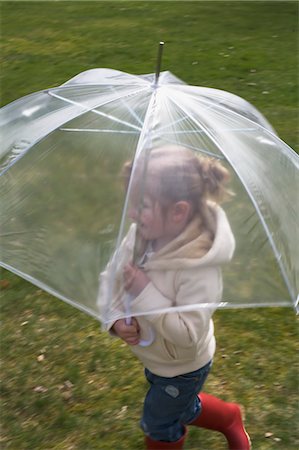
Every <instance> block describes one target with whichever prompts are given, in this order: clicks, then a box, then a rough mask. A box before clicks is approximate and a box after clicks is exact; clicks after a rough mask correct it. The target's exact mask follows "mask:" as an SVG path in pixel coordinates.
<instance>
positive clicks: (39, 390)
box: [33, 386, 48, 394]
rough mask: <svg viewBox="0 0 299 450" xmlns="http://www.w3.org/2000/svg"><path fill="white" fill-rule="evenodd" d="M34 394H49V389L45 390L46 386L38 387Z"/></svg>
mask: <svg viewBox="0 0 299 450" xmlns="http://www.w3.org/2000/svg"><path fill="white" fill-rule="evenodd" d="M33 391H34V392H38V393H39V394H42V393H44V392H47V391H48V389H47V388H45V387H44V386H36V387H35V388H33Z"/></svg>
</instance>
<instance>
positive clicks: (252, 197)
mask: <svg viewBox="0 0 299 450" xmlns="http://www.w3.org/2000/svg"><path fill="white" fill-rule="evenodd" d="M171 100H172V101H173V102H174V103H175V104H176V105H177V107H178V108H180V109H181V110H182V111H183V112H184V114H187V112H186V111H185V109H184V108H183V107H182V106H181V105H179V104H178V103H177V102H176V101H175V100H174V98H173V97H172V98H171ZM190 117H191V119H192V120H193V121H194V122H195V123H197V125H199V126H202V128H203V129H205V130H206V133H207V136H208V137H209V138H210V139H211V140H212V142H213V143H214V144H215V145H216V146H217V148H218V149H219V150H220V152H221V153H223V154H224V156H225V158H226V159H227V161H228V162H229V163H230V165H231V166H232V168H233V169H234V171H235V172H236V174H237V176H238V178H239V179H240V181H241V183H242V184H243V186H244V189H245V190H246V192H247V194H248V196H249V198H250V199H251V201H252V203H253V206H254V207H255V210H256V212H257V214H258V216H259V219H260V221H261V223H262V226H263V228H264V230H265V233H266V235H267V236H268V239H269V243H270V245H271V247H272V250H273V252H274V255H275V258H276V261H277V264H278V266H279V268H280V271H281V274H282V277H283V279H284V281H285V284H286V286H287V289H288V291H289V294H290V296H291V298H292V299H293V301H294V303H295V301H296V295H295V292H294V291H293V288H292V286H291V283H290V281H289V278H288V276H287V273H286V271H285V269H284V266H283V265H282V263H281V255H280V253H279V251H278V249H277V247H276V244H275V242H274V239H273V238H272V236H271V233H270V230H269V228H268V225H267V222H266V221H265V219H264V217H263V215H262V213H261V210H260V208H259V205H258V203H257V201H256V200H255V198H254V196H253V195H252V193H251V192H250V190H249V189H248V187H247V184H246V182H245V181H244V179H243V177H242V176H241V175H240V174H239V173H238V171H237V170H236V167H235V164H234V162H233V161H232V160H231V159H230V158H229V157H228V156H227V155H226V154H225V151H223V149H221V147H220V146H219V144H218V143H217V141H216V139H215V138H214V137H213V136H212V135H211V134H210V132H209V130H207V129H206V128H205V126H204V125H202V124H200V122H198V120H197V119H195V118H194V116H192V115H190ZM261 128H263V130H266V129H265V128H264V127H261ZM266 131H268V130H266ZM271 135H273V136H275V137H276V135H275V134H274V133H271Z"/></svg>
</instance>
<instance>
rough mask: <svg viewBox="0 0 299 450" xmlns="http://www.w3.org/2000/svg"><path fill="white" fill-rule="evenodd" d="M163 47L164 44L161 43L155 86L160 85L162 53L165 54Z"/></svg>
mask: <svg viewBox="0 0 299 450" xmlns="http://www.w3.org/2000/svg"><path fill="white" fill-rule="evenodd" d="M163 46H164V42H163V41H160V42H159V49H158V57H157V67H156V76H155V84H154V86H157V85H158V81H159V76H160V71H161V62H162V53H163Z"/></svg>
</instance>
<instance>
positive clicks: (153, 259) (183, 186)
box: [102, 146, 250, 450]
mask: <svg viewBox="0 0 299 450" xmlns="http://www.w3.org/2000/svg"><path fill="white" fill-rule="evenodd" d="M126 171H127V177H128V179H129V178H130V176H131V171H132V164H128V165H127V166H126ZM132 175H134V179H133V180H132V182H131V198H130V200H131V205H130V209H129V216H130V219H132V221H133V223H134V225H132V226H131V229H130V230H129V233H128V235H127V237H126V238H125V239H124V241H123V243H122V246H121V249H120V253H118V255H117V258H118V259H119V261H120V263H119V264H118V266H117V274H116V279H117V281H116V282H115V286H114V289H113V292H112V294H113V295H112V297H113V299H112V304H113V307H114V308H115V311H116V315H115V317H117V311H118V312H119V311H120V310H121V309H122V308H123V306H122V301H123V298H124V296H125V295H129V296H130V298H131V306H130V307H131V311H132V315H133V316H134V314H135V315H136V317H135V318H134V317H133V318H132V320H131V323H130V324H128V321H127V320H126V319H119V320H115V321H113V320H112V321H111V323H110V324H109V325H108V329H110V332H111V333H112V334H115V335H117V336H118V337H120V338H121V339H122V340H123V341H125V342H126V343H127V344H128V345H130V346H131V349H132V351H133V353H134V354H135V355H136V356H137V357H138V358H139V359H140V360H141V361H142V363H143V364H144V366H145V376H146V378H147V380H148V382H149V384H150V387H149V391H148V393H147V395H146V398H145V401H144V409H143V416H142V420H141V427H142V429H143V431H144V433H145V443H146V448H147V449H182V448H183V443H184V440H185V437H186V426H187V425H195V426H198V427H203V428H208V429H211V430H216V431H220V432H221V433H223V434H224V435H225V437H226V439H227V441H228V446H229V448H230V449H231V450H248V449H250V440H249V436H248V435H247V433H246V431H245V429H244V426H243V423H242V418H241V412H240V407H239V406H238V405H237V404H234V403H226V402H224V401H222V400H220V399H218V398H216V397H213V396H211V395H209V394H206V393H203V392H201V390H202V386H203V384H204V382H205V380H206V378H207V376H208V374H209V371H210V368H211V365H212V358H213V355H214V352H215V337H214V328H213V321H212V319H211V316H212V314H213V311H214V309H215V306H214V305H215V304H216V303H218V302H220V301H221V296H222V278H221V265H222V264H224V263H226V262H228V261H229V260H230V259H231V258H232V255H233V252H234V246H235V243H234V237H233V235H232V232H231V229H230V226H229V223H228V220H227V218H226V215H225V213H224V211H223V209H222V208H221V207H220V206H219V204H218V203H219V201H220V200H221V199H222V198H223V197H224V195H225V194H226V193H227V190H226V188H225V185H226V183H227V182H228V180H229V173H228V171H227V170H226V169H225V168H224V167H223V166H222V165H221V164H220V163H219V162H218V161H216V160H212V159H208V158H199V157H197V156H195V154H194V153H193V152H192V151H190V150H188V149H185V148H182V147H175V146H173V147H162V148H156V149H152V150H151V151H150V153H149V158H148V162H147V166H146V172H144V171H143V169H141V168H140V169H138V166H137V168H136V167H135V168H134V173H133V174H132ZM132 236H133V241H134V246H135V251H136V248H137V258H135V261H134V262H133V250H132V244H131V242H132ZM122 253H123V254H122ZM129 259H130V261H129ZM108 277H109V268H108V269H107V270H106V271H105V272H104V273H103V274H102V282H103V283H104V284H105V282H107V279H108ZM199 303H205V304H208V303H213V304H214V305H213V306H212V305H211V307H205V308H196V307H194V310H192V306H191V307H189V308H188V305H189V306H190V305H197V304H199ZM172 306H177V307H184V306H185V307H186V308H182V309H181V310H180V311H173V312H160V313H159V312H157V311H159V310H164V311H165V309H167V308H170V307H172ZM142 313H146V315H140V314H142ZM148 329H151V330H153V334H154V340H153V342H152V343H151V344H150V345H148V346H141V345H138V344H139V343H140V340H141V338H142V334H143V332H144V330H148Z"/></svg>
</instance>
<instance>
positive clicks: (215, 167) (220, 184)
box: [200, 158, 230, 202]
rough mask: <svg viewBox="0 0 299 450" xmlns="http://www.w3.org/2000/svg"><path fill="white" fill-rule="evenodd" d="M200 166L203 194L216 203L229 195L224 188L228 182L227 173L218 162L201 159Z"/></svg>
mask: <svg viewBox="0 0 299 450" xmlns="http://www.w3.org/2000/svg"><path fill="white" fill-rule="evenodd" d="M200 166H201V175H202V179H203V183H204V194H205V195H206V196H207V197H209V198H211V199H213V200H215V201H217V202H219V201H221V200H223V199H224V198H225V197H226V196H227V195H228V194H229V191H228V190H227V189H226V186H225V185H226V184H227V183H228V182H229V180H230V174H229V171H228V170H227V169H226V168H225V167H224V166H223V165H222V164H221V163H220V162H219V161H218V160H216V159H211V158H201V159H200Z"/></svg>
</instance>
